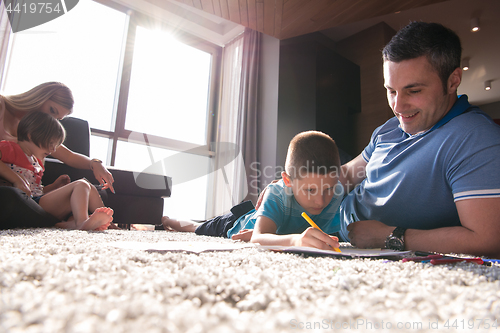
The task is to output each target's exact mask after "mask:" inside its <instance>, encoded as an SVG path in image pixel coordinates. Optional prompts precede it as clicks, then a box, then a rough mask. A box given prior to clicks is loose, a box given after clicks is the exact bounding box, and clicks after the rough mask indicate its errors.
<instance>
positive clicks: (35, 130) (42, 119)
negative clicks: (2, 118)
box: [17, 111, 66, 148]
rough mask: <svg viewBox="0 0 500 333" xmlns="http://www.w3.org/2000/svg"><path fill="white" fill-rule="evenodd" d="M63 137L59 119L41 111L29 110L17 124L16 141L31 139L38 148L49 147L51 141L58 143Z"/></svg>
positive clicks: (63, 132) (64, 135)
mask: <svg viewBox="0 0 500 333" xmlns="http://www.w3.org/2000/svg"><path fill="white" fill-rule="evenodd" d="M65 137H66V131H65V130H64V127H63V126H62V125H61V123H60V122H59V120H57V119H56V118H54V117H52V116H51V115H49V114H47V113H43V112H41V111H32V112H29V113H28V114H27V115H25V116H24V117H23V118H22V119H21V121H20V122H19V125H18V126H17V140H18V141H31V142H33V143H34V144H35V145H37V146H38V147H40V148H49V146H50V143H51V142H52V143H55V144H57V145H60V144H61V143H63V141H64V139H65Z"/></svg>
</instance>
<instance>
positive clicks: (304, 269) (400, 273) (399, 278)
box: [0, 229, 500, 333]
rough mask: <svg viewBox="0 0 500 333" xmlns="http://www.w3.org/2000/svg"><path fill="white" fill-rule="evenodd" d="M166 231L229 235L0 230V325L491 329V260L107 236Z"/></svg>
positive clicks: (495, 300) (498, 300) (49, 328)
mask: <svg viewBox="0 0 500 333" xmlns="http://www.w3.org/2000/svg"><path fill="white" fill-rule="evenodd" d="M167 240H177V241H199V242H204V241H212V242H213V241H218V242H232V241H231V240H226V239H221V238H213V237H203V236H196V235H194V234H186V233H174V232H167V231H125V230H108V231H104V232H86V231H67V230H58V229H24V230H4V231H0V300H1V302H0V331H1V332H50V333H54V332H106V333H111V332H141V333H144V332H190V333H192V332H217V333H224V332H231V333H232V332H347V331H349V332H351V331H352V332H401V331H407V332H417V331H419V332H422V331H423V332H463V331H486V330H492V331H500V328H498V330H497V329H496V326H495V320H498V321H497V322H496V325H500V282H499V278H500V266H496V265H493V266H491V267H487V266H478V265H475V264H471V263H460V264H456V265H444V266H432V265H431V264H422V263H402V262H388V261H387V260H370V259H354V260H348V259H338V258H331V257H303V256H299V255H295V254H284V253H274V252H267V251H259V250H257V249H255V248H246V249H240V250H236V251H232V252H208V253H201V254H190V253H180V252H168V253H158V252H146V251H140V250H124V249H119V248H115V247H111V246H109V243H111V242H117V241H118V242H119V241H141V242H164V241H167Z"/></svg>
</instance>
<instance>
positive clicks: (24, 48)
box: [1, 1, 220, 219]
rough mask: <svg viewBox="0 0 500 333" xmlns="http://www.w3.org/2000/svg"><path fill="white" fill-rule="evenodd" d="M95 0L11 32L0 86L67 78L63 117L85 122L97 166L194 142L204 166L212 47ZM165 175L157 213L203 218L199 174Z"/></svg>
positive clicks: (8, 89)
mask: <svg viewBox="0 0 500 333" xmlns="http://www.w3.org/2000/svg"><path fill="white" fill-rule="evenodd" d="M104 3H105V4H102V3H99V2H94V1H80V2H79V3H78V5H77V6H76V7H75V8H74V9H73V10H71V11H69V12H68V13H67V14H65V15H63V16H61V17H59V18H57V19H55V20H53V21H50V22H48V23H46V24H43V25H41V26H38V27H35V28H32V29H29V30H27V31H25V32H20V33H15V34H12V35H11V40H10V44H9V54H8V59H7V63H6V68H5V70H4V76H3V78H2V87H1V88H2V92H3V93H4V94H15V93H20V92H23V91H26V90H28V89H30V88H32V87H34V86H36V85H38V84H40V83H42V82H46V81H60V82H63V83H65V84H66V85H68V86H69V87H70V88H71V90H72V92H73V95H74V97H75V106H74V112H73V114H72V116H74V117H78V118H82V119H86V120H88V121H89V123H90V126H91V131H92V137H91V156H92V157H95V158H100V159H102V160H103V161H106V164H107V165H111V166H116V167H118V168H122V169H127V170H132V171H143V170H144V169H146V168H148V166H150V165H151V164H153V163H154V162H156V161H159V160H165V161H170V160H171V161H175V160H178V155H179V154H181V155H182V152H183V151H186V150H190V154H192V153H193V150H192V148H195V147H198V149H196V150H195V152H196V153H195V154H197V155H198V157H199V158H200V159H201V160H202V163H201V165H204V164H205V162H206V165H208V160H209V159H210V157H211V155H212V153H211V152H210V149H209V148H210V145H209V143H210V142H211V141H213V136H214V133H212V119H213V118H214V110H215V109H216V98H215V96H216V94H217V91H216V90H217V85H216V82H217V76H216V74H217V68H218V66H219V62H220V48H219V47H217V46H215V45H213V44H210V43H208V42H204V41H202V40H200V39H198V38H196V37H193V36H191V35H188V34H185V33H182V32H179V31H175V32H174V31H173V30H172V29H171V28H170V27H168V25H167V24H166V23H165V22H160V21H158V20H153V19H152V18H150V17H147V16H145V15H142V14H140V13H136V12H131V11H128V8H122V7H120V6H118V5H116V4H114V3H112V2H108V1H106V2H104ZM90 22H91V24H89V23H90ZM134 138H141V139H139V140H138V139H134ZM176 156H177V157H176ZM169 159H170V160H169ZM167 175H169V176H173V177H174V189H173V196H172V197H171V198H168V199H166V200H165V214H167V215H170V216H175V217H189V218H195V219H204V218H205V211H206V207H205V205H206V202H207V200H206V195H207V177H206V176H201V177H191V178H194V179H190V177H184V178H183V180H182V181H180V182H176V180H175V175H171V174H167ZM187 207H188V208H187ZM186 212H188V214H189V216H184V214H185V213H186Z"/></svg>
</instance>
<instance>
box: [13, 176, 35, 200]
mask: <svg viewBox="0 0 500 333" xmlns="http://www.w3.org/2000/svg"><path fill="white" fill-rule="evenodd" d="M17 178H18V179H17V180H16V181H14V183H13V184H12V185H14V187H16V188H18V189H20V190H21V191H23V192H24V193H26V194H27V195H28V196H29V197H31V190H30V187H29V185H28V182H27V181H26V180H25V179H24V178H22V177H17Z"/></svg>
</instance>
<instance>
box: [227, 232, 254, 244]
mask: <svg viewBox="0 0 500 333" xmlns="http://www.w3.org/2000/svg"><path fill="white" fill-rule="evenodd" d="M252 235H253V229H243V230H240V231H239V232H238V233H237V234H236V235H233V236H231V239H232V240H241V241H244V242H249V241H250V239H252Z"/></svg>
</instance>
